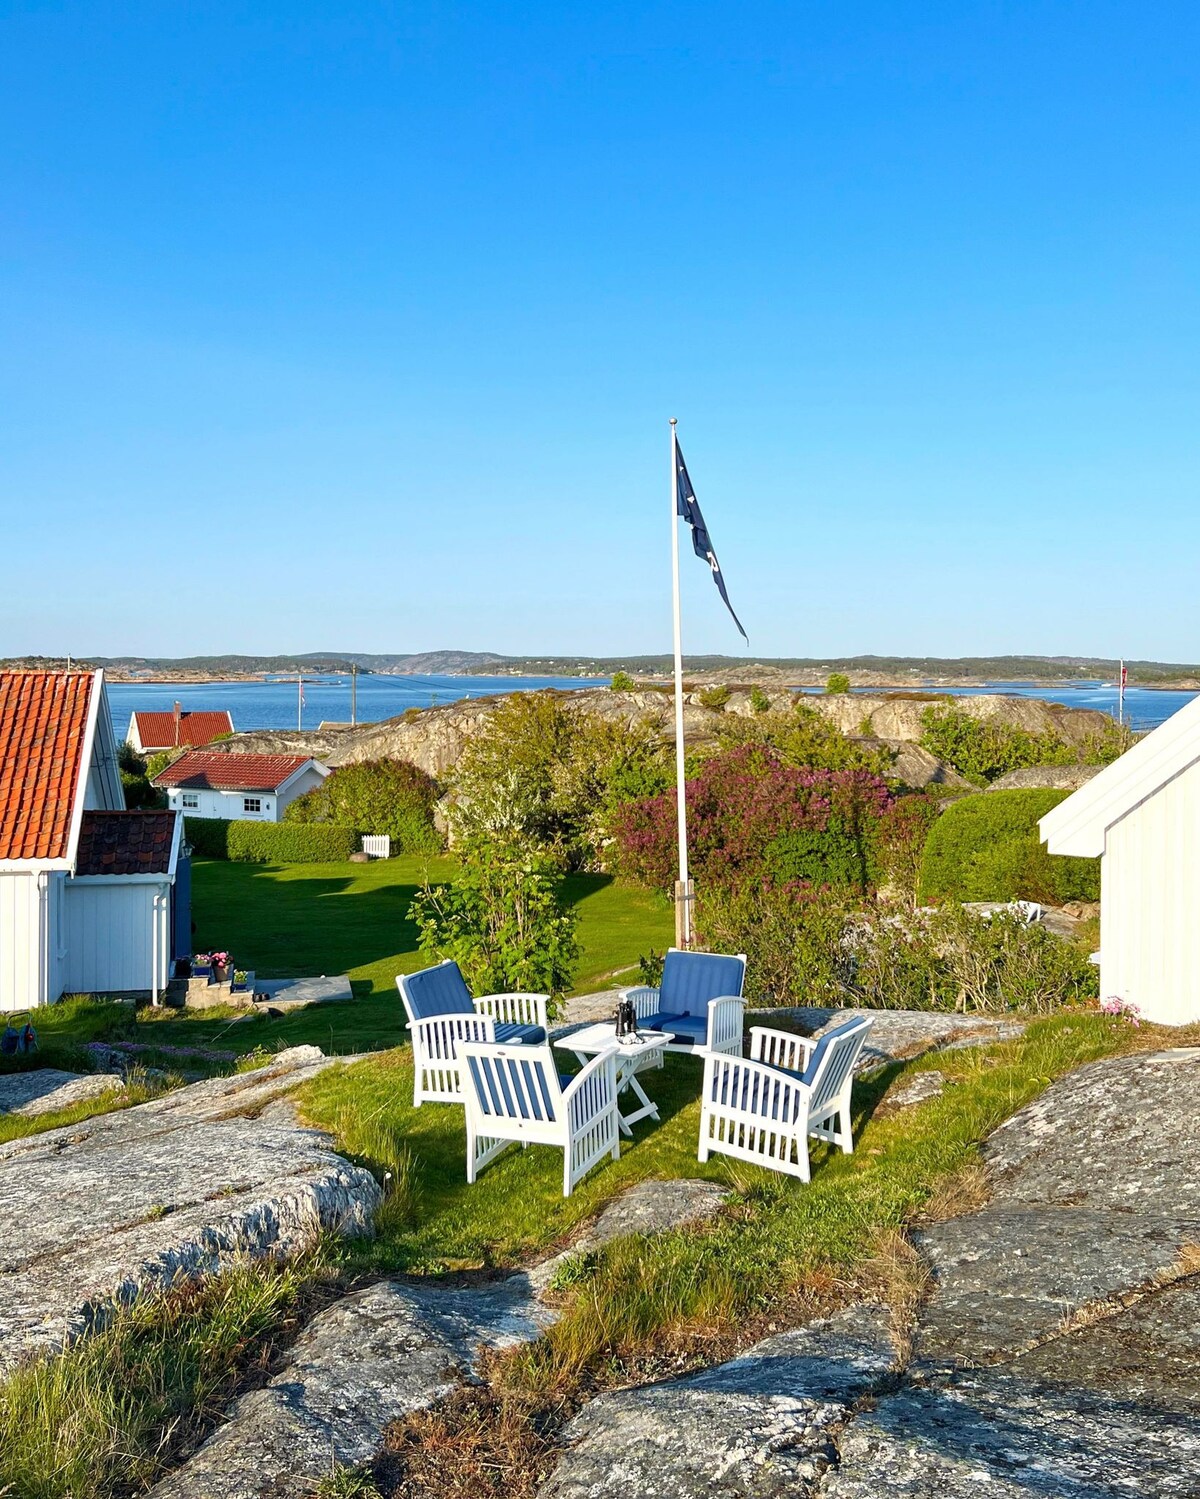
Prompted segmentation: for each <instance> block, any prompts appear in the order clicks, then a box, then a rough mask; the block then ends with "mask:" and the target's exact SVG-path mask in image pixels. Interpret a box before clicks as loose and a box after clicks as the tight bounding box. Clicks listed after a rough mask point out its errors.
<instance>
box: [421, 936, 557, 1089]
mask: <svg viewBox="0 0 1200 1499" xmlns="http://www.w3.org/2000/svg"><path fill="white" fill-rule="evenodd" d="M396 987H397V988H398V989H399V990H400V998H401V999H402V1000H403V1001H404V1008H405V1011H406V1012H407V1014H408V1030H409V1035H410V1036H411V1037H412V1049H413V1106H414V1107H416V1108H419V1107H420V1106H421V1104H423V1103H461V1102H462V1078H461V1076H460V1069H459V1063H458V1046H459V1043H460V1042H462V1041H488V1042H502V1043H504V1044H505V1045H507V1046H540V1045H544V1043H545V1041H546V1032H547V1025H548V1021H547V1018H546V1010H547V1005H548V1004H549V998H548V996H547V995H545V994H486V995H483V996H482V997H480V998H479V999H472V998H471V993H470V990H469V989H468V988H467V986H466V983H465V982H464V980H463V976H462V973H461V972H460V971H459V967H458V964H457V963H456V962H454V960H453V959H451V958H447V959H446V961H445V962H443V963H437V964H435V966H434V967H432V968H424V969H422V970H421V971H420V972H419V973H401V974H399V975H397V978H396Z"/></svg>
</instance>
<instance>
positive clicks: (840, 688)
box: [825, 671, 850, 696]
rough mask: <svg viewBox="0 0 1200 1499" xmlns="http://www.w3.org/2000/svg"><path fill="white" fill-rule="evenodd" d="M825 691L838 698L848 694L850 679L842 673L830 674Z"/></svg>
mask: <svg viewBox="0 0 1200 1499" xmlns="http://www.w3.org/2000/svg"><path fill="white" fill-rule="evenodd" d="M825 691H826V692H828V693H832V694H834V695H835V696H840V695H841V694H842V693H845V692H849V691H850V678H849V677H848V676H847V675H846V673H845V672H844V671H834V672H830V674H829V678H828V680H827V681H826V683H825Z"/></svg>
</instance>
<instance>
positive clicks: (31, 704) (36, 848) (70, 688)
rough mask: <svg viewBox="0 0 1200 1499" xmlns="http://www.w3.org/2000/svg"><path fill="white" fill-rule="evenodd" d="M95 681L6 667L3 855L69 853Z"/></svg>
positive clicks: (0, 775) (0, 700)
mask: <svg viewBox="0 0 1200 1499" xmlns="http://www.w3.org/2000/svg"><path fill="white" fill-rule="evenodd" d="M92 686H93V678H92V676H91V674H90V673H86V672H65V671H4V672H0V859H62V858H65V857H66V854H67V845H68V843H69V841H70V836H71V812H72V809H73V807H74V805H75V790H76V786H77V784H78V781H79V774H80V766H81V761H82V759H83V745H84V739H85V737H86V733H87V721H88V708H89V705H90V703H91V697H92Z"/></svg>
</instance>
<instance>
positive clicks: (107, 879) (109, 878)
mask: <svg viewBox="0 0 1200 1499" xmlns="http://www.w3.org/2000/svg"><path fill="white" fill-rule="evenodd" d="M69 883H70V884H72V885H173V884H174V883H175V876H174V875H173V874H166V873H164V874H73V875H72V876H71V878H70V881H69Z"/></svg>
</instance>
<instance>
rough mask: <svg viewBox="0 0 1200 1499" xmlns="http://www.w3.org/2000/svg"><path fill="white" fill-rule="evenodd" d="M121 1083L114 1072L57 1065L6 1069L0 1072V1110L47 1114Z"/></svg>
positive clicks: (15, 1112)
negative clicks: (69, 1069)
mask: <svg viewBox="0 0 1200 1499" xmlns="http://www.w3.org/2000/svg"><path fill="white" fill-rule="evenodd" d="M124 1086H125V1079H124V1078H123V1077H118V1076H117V1074H116V1073H115V1072H64V1071H62V1070H60V1069H59V1068H57V1067H39V1068H37V1069H36V1070H35V1071H33V1072H9V1073H5V1074H3V1075H0V1114H21V1115H24V1116H25V1117H27V1118H29V1117H33V1116H34V1115H37V1114H51V1113H53V1112H54V1110H55V1109H65V1108H69V1107H70V1106H71V1104H73V1103H86V1102H87V1101H88V1100H89V1099H92V1098H99V1097H101V1095H102V1094H105V1093H111V1092H112V1091H113V1090H114V1089H116V1088H123V1087H124Z"/></svg>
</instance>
